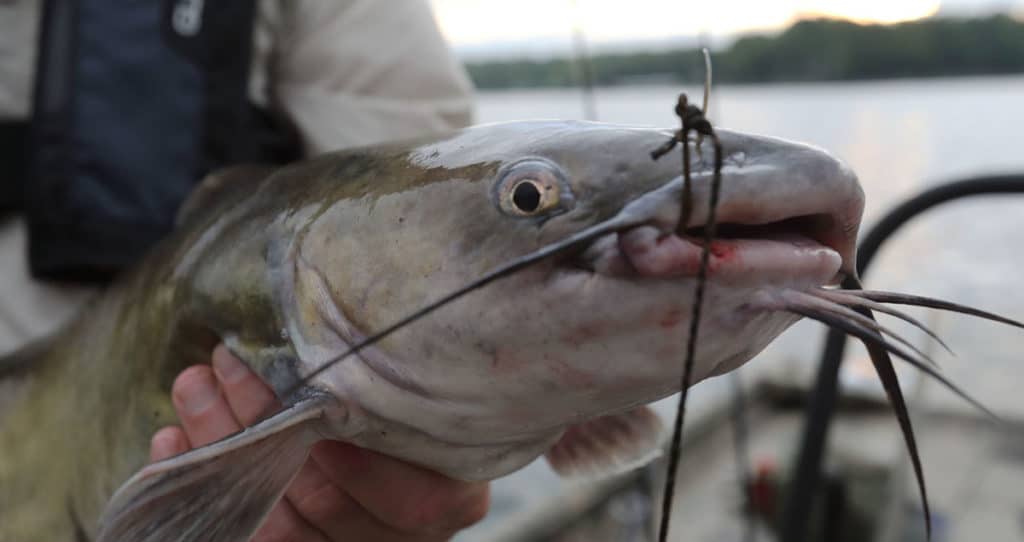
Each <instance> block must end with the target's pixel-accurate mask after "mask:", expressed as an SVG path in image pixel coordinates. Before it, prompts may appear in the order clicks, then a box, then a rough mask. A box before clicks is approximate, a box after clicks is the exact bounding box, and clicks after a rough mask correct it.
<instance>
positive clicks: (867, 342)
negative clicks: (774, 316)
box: [794, 310, 932, 540]
mask: <svg viewBox="0 0 1024 542" xmlns="http://www.w3.org/2000/svg"><path fill="white" fill-rule="evenodd" d="M794 312H795V311H794ZM805 312H807V313H808V314H806V316H807V317H808V318H811V319H814V320H818V321H819V322H822V323H824V324H825V325H828V326H831V327H835V328H838V329H840V330H841V331H844V332H846V333H849V334H851V335H853V336H855V337H857V338H858V339H860V340H861V342H863V343H864V347H865V348H867V350H868V356H869V357H870V358H871V364H872V365H874V367H875V372H876V373H877V374H878V379H879V380H881V381H882V387H883V388H884V389H885V394H886V395H887V396H888V397H889V404H890V405H891V406H892V409H893V412H894V413H895V414H896V421H897V422H898V423H899V426H900V432H902V433H903V440H904V442H906V445H907V453H908V454H909V455H910V463H911V465H913V467H914V477H915V478H916V479H917V489H918V493H920V495H921V508H922V509H923V510H924V523H925V530H926V533H927V534H926V536H927V539H928V540H931V537H932V512H931V506H930V505H929V504H928V490H927V488H926V487H925V483H924V469H922V468H921V457H920V455H919V454H918V451H917V440H916V439H915V438H914V428H913V426H912V425H911V423H910V413H909V412H908V411H907V403H906V401H905V400H904V399H903V392H902V390H900V381H899V377H898V376H897V375H896V370H895V368H893V364H892V359H891V358H890V357H889V352H888V347H887V346H886V343H885V341H884V340H882V339H881V335H878V334H877V333H874V332H872V331H870V330H867V329H864V330H863V331H861V330H860V329H859V326H857V325H856V324H852V323H850V322H846V321H843V320H841V319H838V318H835V317H832V316H831V315H827V314H825V315H822V314H820V313H816V314H815V313H814V311H805ZM865 312H867V313H868V315H870V314H871V313H870V312H868V311H866V310H865ZM797 314H800V313H799V312H797Z"/></svg>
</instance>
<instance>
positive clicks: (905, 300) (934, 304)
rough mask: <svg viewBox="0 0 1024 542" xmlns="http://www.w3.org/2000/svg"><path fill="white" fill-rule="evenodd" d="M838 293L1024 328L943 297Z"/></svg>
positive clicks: (866, 291) (888, 293)
mask: <svg viewBox="0 0 1024 542" xmlns="http://www.w3.org/2000/svg"><path fill="white" fill-rule="evenodd" d="M833 291H835V292H838V293H842V294H847V295H852V296H856V297H862V298H864V299H869V300H871V301H877V302H879V303H895V304H897V305H913V306H917V307H928V308H930V309H939V310H945V311H951V312H959V313H960V314H967V315H970V316H977V317H978V318H984V319H986V320H992V321H993V322H999V323H1002V324H1007V325H1010V326H1014V327H1019V328H1021V329H1024V324H1022V323H1020V322H1018V321H1016V320H1011V319H1009V318H1006V317H1005V316H999V315H998V314H994V313H991V312H987V311H983V310H980V309H975V308H973V307H968V306H965V305H960V304H958V303H952V302H949V301H943V300H941V299H934V298H931V297H922V296H918V295H911V294H900V293H895V292H881V291H877V290H833Z"/></svg>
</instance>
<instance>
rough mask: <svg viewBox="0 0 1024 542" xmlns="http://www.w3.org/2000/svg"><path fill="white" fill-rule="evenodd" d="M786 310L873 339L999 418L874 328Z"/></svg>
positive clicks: (824, 314) (803, 309) (796, 309)
mask: <svg viewBox="0 0 1024 542" xmlns="http://www.w3.org/2000/svg"><path fill="white" fill-rule="evenodd" d="M786 310H788V311H789V312H792V313H794V314H798V315H800V316H804V317H807V318H810V319H812V320H817V321H819V322H821V323H823V324H826V325H829V326H832V327H834V328H838V329H841V330H843V331H845V332H846V333H849V334H850V335H853V336H854V337H857V338H858V339H860V340H861V341H874V342H875V343H877V344H878V345H879V346H881V347H884V348H885V349H886V350H888V351H889V352H890V353H892V354H893V355H895V356H896V357H898V358H900V359H902V360H903V361H906V362H907V363H909V364H911V365H913V366H914V367H916V368H917V369H919V370H920V371H922V372H924V373H925V374H927V375H928V376H930V377H932V378H934V379H935V380H937V381H938V382H939V383H941V384H942V385H943V386H945V387H946V388H948V389H949V390H950V391H952V392H953V393H955V394H956V395H958V396H960V398H962V399H963V400H965V401H967V402H968V403H970V404H971V405H973V406H974V407H975V408H977V409H978V410H981V411H982V412H984V413H985V414H987V415H988V416H990V417H992V418H994V419H999V416H997V415H996V414H995V413H994V412H992V411H991V410H989V409H988V407H986V406H985V405H983V404H982V403H981V402H980V401H978V400H977V399H975V398H973V397H971V396H970V394H968V393H967V392H966V391H964V390H963V389H961V388H960V387H959V386H957V385H956V384H954V383H953V382H951V381H950V380H949V379H948V378H946V377H945V376H943V375H942V374H941V373H939V372H937V371H936V370H935V369H933V368H932V367H931V366H930V365H929V364H928V362H926V361H924V360H921V359H919V358H917V357H916V356H914V355H913V354H911V353H909V352H907V351H906V350H904V349H903V348H902V347H900V346H899V345H896V344H893V343H891V342H889V341H887V340H886V339H885V337H883V336H882V335H881V334H880V333H878V332H877V331H874V330H872V329H870V328H868V327H865V326H863V325H861V324H859V323H857V322H854V321H851V320H846V319H844V318H841V317H839V316H835V315H834V314H831V313H829V312H826V311H822V310H816V309H810V308H806V307H801V306H799V305H791V306H788V307H787V308H786Z"/></svg>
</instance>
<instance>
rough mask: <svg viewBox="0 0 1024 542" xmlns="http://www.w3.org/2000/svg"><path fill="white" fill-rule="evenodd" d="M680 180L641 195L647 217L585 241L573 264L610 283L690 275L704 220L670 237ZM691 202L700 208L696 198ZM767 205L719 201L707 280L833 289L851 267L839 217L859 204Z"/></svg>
mask: <svg viewBox="0 0 1024 542" xmlns="http://www.w3.org/2000/svg"><path fill="white" fill-rule="evenodd" d="M680 181H681V180H680V179H678V178H677V179H673V180H672V181H669V182H668V183H666V184H665V185H663V186H662V187H660V188H659V189H657V190H655V191H652V192H651V193H648V194H645V195H644V196H642V197H641V198H650V200H651V201H647V202H638V205H636V206H634V207H636V208H638V209H641V211H640V213H641V214H644V215H645V216H646V217H647V219H646V220H641V221H633V222H632V223H631V224H629V225H627V226H626V227H624V228H622V229H620V230H618V231H616V232H612V233H608V234H606V235H604V236H602V237H600V238H598V239H596V240H595V241H593V242H591V243H590V244H589V245H588V246H587V247H586V248H584V249H583V250H582V251H581V252H580V253H578V254H577V255H576V257H575V263H576V266H577V267H581V268H583V269H585V270H588V271H592V272H595V273H597V274H602V275H608V276H615V277H647V278H672V277H686V276H694V275H696V274H697V271H698V268H699V264H700V258H701V252H702V247H703V245H704V238H705V237H704V236H705V231H704V228H705V226H704V222H702V221H703V220H706V216H703V215H700V216H693V215H691V220H690V227H688V228H685V229H684V230H683V231H682V232H681V233H680V232H677V231H676V230H677V222H678V220H679V216H680V205H679V203H678V194H677V193H673V186H672V185H673V184H678V183H679V182H680ZM673 198H674V200H673ZM659 199H660V200H661V201H658V200H659ZM695 199H696V200H697V202H698V203H697V205H698V206H700V201H701V198H700V197H697V198H695ZM771 203H772V202H771V201H768V200H764V201H756V202H750V201H742V200H741V199H739V198H735V197H734V198H732V199H731V200H730V199H729V198H724V199H723V201H722V203H721V205H720V207H719V213H718V216H717V218H716V234H715V237H714V239H713V240H712V244H711V247H710V259H709V263H710V271H711V275H712V276H713V277H714V276H716V275H717V276H718V277H723V278H733V279H743V280H772V278H778V279H782V280H785V279H789V278H796V277H804V278H809V279H813V280H814V281H815V282H819V283H821V284H838V283H839V282H840V281H841V279H842V277H843V276H844V275H845V274H846V273H847V272H849V269H852V265H853V261H854V252H853V243H851V242H850V240H851V237H852V234H851V232H850V231H849V229H848V228H844V226H843V222H844V220H847V216H846V215H851V214H855V215H856V216H858V217H859V211H860V205H861V204H862V201H861V200H857V199H856V198H854V201H853V202H852V203H849V202H846V201H845V200H844V199H843V198H834V199H828V200H824V201H817V200H815V199H814V198H809V199H808V201H806V202H804V204H803V205H800V204H796V205H794V204H793V203H792V202H788V201H787V202H785V204H783V205H776V206H775V208H773V207H772V205H771ZM705 207H706V206H705ZM847 208H849V209H852V211H850V212H846V209H847ZM633 213H634V214H635V213H636V211H635V210H634V211H633ZM844 213H845V214H844ZM694 214H697V213H694ZM856 225H857V223H856V222H855V223H854V229H853V231H854V232H855V229H856V228H855V226H856Z"/></svg>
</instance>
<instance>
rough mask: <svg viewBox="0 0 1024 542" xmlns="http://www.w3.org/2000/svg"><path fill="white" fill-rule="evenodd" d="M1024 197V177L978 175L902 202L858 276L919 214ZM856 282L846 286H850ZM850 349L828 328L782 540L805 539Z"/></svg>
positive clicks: (862, 251) (865, 251) (876, 233)
mask: <svg viewBox="0 0 1024 542" xmlns="http://www.w3.org/2000/svg"><path fill="white" fill-rule="evenodd" d="M994 194H1024V174H1022V175H997V176H988V177H975V178H971V179H966V180H961V181H955V182H951V183H948V184H944V185H941V186H937V187H934V188H931V189H928V190H926V191H924V192H922V193H921V194H919V195H917V196H915V197H913V198H911V199H909V200H907V201H905V202H903V203H902V204H900V205H899V206H897V207H896V208H895V209H893V210H892V211H891V212H890V213H889V214H888V215H886V216H885V217H883V218H882V220H881V221H879V222H878V224H876V225H875V226H874V227H873V228H872V229H871V230H870V231H869V232H868V233H867V235H865V236H864V240H863V241H862V242H861V243H860V247H859V249H858V254H857V272H858V274H860V275H861V276H862V277H863V275H864V272H865V270H866V269H867V267H868V264H870V263H871V260H872V259H873V258H874V256H875V254H876V253H877V252H878V249H879V248H880V247H881V245H882V243H883V242H885V240H886V239H888V238H889V236H890V235H892V234H893V233H894V232H896V230H898V229H899V228H900V227H901V226H903V224H905V223H906V222H908V221H909V220H910V219H912V218H914V217H916V216H917V215H919V214H921V213H923V212H924V211H927V210H928V209H931V208H932V207H935V206H937V205H941V204H943V203H946V202H948V201H953V200H957V199H960V198H964V197H969V196H981V195H994ZM851 286H853V285H852V284H847V283H844V284H843V287H845V288H850V287H851ZM845 348H846V334H845V333H843V332H841V331H836V330H830V331H829V333H828V340H827V341H826V342H825V350H824V352H823V354H822V358H821V364H820V366H819V369H818V376H817V382H816V384H815V387H814V391H813V392H812V394H811V397H810V400H809V401H808V403H807V406H806V420H807V421H806V422H805V425H804V431H803V439H802V443H801V447H800V455H799V458H798V460H797V462H796V468H795V472H794V476H793V483H792V491H791V493H790V496H789V498H788V500H787V501H786V504H785V508H784V509H783V516H782V531H781V533H782V538H781V540H782V542H803V541H804V540H805V539H806V537H807V525H808V521H809V519H810V514H811V509H812V506H813V499H814V495H815V494H816V492H817V489H818V486H819V484H820V482H821V464H822V458H823V456H824V450H825V439H826V437H827V435H828V429H829V423H830V422H831V419H832V416H833V415H834V414H835V410H836V403H837V401H838V387H839V366H840V363H841V361H842V358H843V351H844V350H845Z"/></svg>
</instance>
